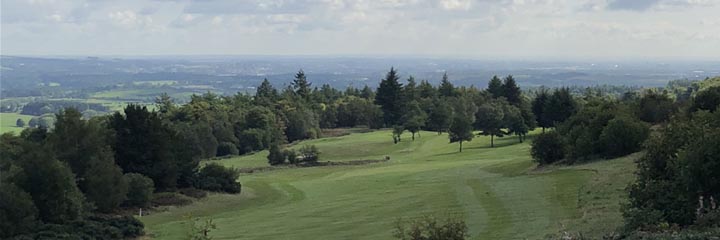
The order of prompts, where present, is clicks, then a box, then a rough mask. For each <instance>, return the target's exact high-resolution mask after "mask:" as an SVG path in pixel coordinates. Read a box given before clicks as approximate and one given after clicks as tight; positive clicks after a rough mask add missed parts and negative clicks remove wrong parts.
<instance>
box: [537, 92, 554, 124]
mask: <svg viewBox="0 0 720 240" xmlns="http://www.w3.org/2000/svg"><path fill="white" fill-rule="evenodd" d="M549 98H550V95H549V94H548V92H547V90H546V89H545V88H540V91H539V92H538V93H537V95H536V96H535V98H534V99H533V101H532V112H533V114H535V120H536V121H537V125H538V126H539V127H541V128H542V131H543V132H545V128H549V127H552V121H551V118H550V116H548V115H547V114H548V112H547V109H546V108H547V106H548V100H549Z"/></svg>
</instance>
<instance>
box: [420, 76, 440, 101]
mask: <svg viewBox="0 0 720 240" xmlns="http://www.w3.org/2000/svg"><path fill="white" fill-rule="evenodd" d="M418 88H419V92H420V97H421V98H434V97H435V96H436V95H437V90H435V87H433V85H432V84H430V82H428V81H427V80H422V81H420V86H419V87H418Z"/></svg>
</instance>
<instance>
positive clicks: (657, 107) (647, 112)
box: [636, 91, 675, 123]
mask: <svg viewBox="0 0 720 240" xmlns="http://www.w3.org/2000/svg"><path fill="white" fill-rule="evenodd" d="M673 112H675V106H674V104H673V100H672V99H670V97H669V96H667V95H666V94H663V93H659V92H657V91H647V92H645V94H643V96H642V97H640V99H638V104H637V109H636V114H637V116H638V118H640V120H643V121H645V122H649V123H660V122H665V121H667V120H669V119H670V116H671V115H672V113H673Z"/></svg>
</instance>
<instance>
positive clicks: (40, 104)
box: [3, 101, 109, 116]
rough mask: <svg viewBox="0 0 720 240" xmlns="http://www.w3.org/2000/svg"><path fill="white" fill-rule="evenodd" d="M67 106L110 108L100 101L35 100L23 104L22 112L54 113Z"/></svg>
mask: <svg viewBox="0 0 720 240" xmlns="http://www.w3.org/2000/svg"><path fill="white" fill-rule="evenodd" d="M66 108H74V109H77V110H79V111H86V110H93V111H98V112H107V111H108V110H109V109H108V108H107V107H106V106H103V105H102V104H99V103H84V102H78V101H33V102H29V103H27V104H25V105H24V106H22V111H21V112H20V113H22V114H25V115H33V116H40V115H43V114H48V113H51V114H54V113H58V112H59V111H60V110H63V109H66ZM3 109H4V108H3Z"/></svg>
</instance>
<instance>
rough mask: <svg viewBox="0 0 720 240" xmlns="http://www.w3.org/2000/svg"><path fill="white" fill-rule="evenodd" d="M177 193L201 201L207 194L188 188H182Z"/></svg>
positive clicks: (203, 191)
mask: <svg viewBox="0 0 720 240" xmlns="http://www.w3.org/2000/svg"><path fill="white" fill-rule="evenodd" d="M178 192H179V193H181V194H182V195H185V196H188V197H191V198H195V199H201V198H205V197H207V195H208V192H207V191H205V190H201V189H197V188H193V187H189V188H183V189H179V190H178Z"/></svg>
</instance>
